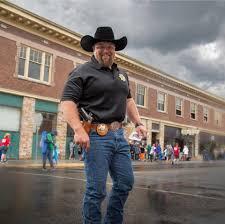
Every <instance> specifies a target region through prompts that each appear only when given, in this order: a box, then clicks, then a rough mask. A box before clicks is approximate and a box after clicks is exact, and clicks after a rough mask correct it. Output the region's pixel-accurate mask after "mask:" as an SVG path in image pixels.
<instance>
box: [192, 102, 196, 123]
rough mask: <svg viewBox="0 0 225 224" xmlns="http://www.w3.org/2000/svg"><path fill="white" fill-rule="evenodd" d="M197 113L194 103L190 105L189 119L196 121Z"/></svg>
mask: <svg viewBox="0 0 225 224" xmlns="http://www.w3.org/2000/svg"><path fill="white" fill-rule="evenodd" d="M196 113H197V105H196V104H195V103H191V119H194V120H196Z"/></svg>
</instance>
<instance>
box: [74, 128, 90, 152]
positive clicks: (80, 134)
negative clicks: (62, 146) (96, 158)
mask: <svg viewBox="0 0 225 224" xmlns="http://www.w3.org/2000/svg"><path fill="white" fill-rule="evenodd" d="M74 142H75V143H76V144H77V145H80V147H81V148H83V149H85V150H86V151H88V150H89V148H90V138H89V136H88V134H87V132H86V131H85V130H84V128H83V126H80V127H79V128H77V129H76V131H75V134H74Z"/></svg>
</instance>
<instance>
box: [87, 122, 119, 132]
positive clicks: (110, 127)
mask: <svg viewBox="0 0 225 224" xmlns="http://www.w3.org/2000/svg"><path fill="white" fill-rule="evenodd" d="M104 125H105V126H107V128H108V130H111V131H116V130H118V129H119V128H122V122H118V121H114V122H112V123H110V124H105V123H97V124H95V123H94V124H91V129H94V130H95V131H96V130H97V127H99V126H104Z"/></svg>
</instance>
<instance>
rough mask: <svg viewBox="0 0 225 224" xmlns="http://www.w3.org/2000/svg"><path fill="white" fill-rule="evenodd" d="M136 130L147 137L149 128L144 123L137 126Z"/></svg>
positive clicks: (143, 136) (139, 134)
mask: <svg viewBox="0 0 225 224" xmlns="http://www.w3.org/2000/svg"><path fill="white" fill-rule="evenodd" d="M136 132H137V133H138V136H140V137H142V138H146V137H147V129H146V127H145V126H144V125H139V126H137V127H136Z"/></svg>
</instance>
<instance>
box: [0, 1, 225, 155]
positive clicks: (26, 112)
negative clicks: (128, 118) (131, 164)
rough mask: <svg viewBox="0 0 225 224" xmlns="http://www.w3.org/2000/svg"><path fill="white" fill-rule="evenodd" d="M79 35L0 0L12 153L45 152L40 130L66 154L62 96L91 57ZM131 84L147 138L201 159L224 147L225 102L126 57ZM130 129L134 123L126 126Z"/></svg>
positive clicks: (0, 72) (2, 117) (2, 104)
mask: <svg viewBox="0 0 225 224" xmlns="http://www.w3.org/2000/svg"><path fill="white" fill-rule="evenodd" d="M80 38H81V35H79V34H77V33H75V32H73V31H71V30H68V29H66V28H64V27H62V26H59V25H57V24H55V23H53V22H51V21H48V20H47V19H44V18H42V17H39V16H37V15H35V14H33V13H31V12H28V11H26V10H24V9H22V8H20V7H18V6H15V5H13V4H12V3H8V2H5V1H0V49H1V51H0V137H2V135H3V134H4V133H5V132H10V133H11V134H12V145H11V148H10V150H9V156H10V157H11V158H14V159H37V158H39V157H40V149H39V144H38V142H39V140H40V134H41V132H42V131H43V130H48V131H51V130H55V129H56V130H57V131H58V137H57V142H58V144H59V148H60V151H61V157H62V158H67V157H68V142H69V140H70V139H71V138H72V132H71V130H70V128H69V127H67V124H66V123H65V121H64V120H63V118H62V113H61V111H60V105H59V102H60V96H61V93H62V88H63V86H64V82H65V81H66V79H67V76H68V74H69V73H70V71H71V70H72V69H73V68H75V67H76V66H77V65H78V64H82V63H84V62H85V61H87V60H89V58H90V54H88V53H87V52H84V51H83V50H82V49H81V48H80V45H79V42H80ZM116 63H117V64H118V65H119V66H120V67H121V68H123V69H124V70H126V71H127V73H128V75H129V79H130V88H131V92H132V95H133V97H134V99H135V101H136V104H137V106H138V109H139V111H140V114H141V117H142V121H143V123H145V124H146V126H147V128H148V132H149V134H148V143H154V142H157V141H158V142H159V143H160V144H161V146H162V147H164V146H165V145H166V144H175V143H176V142H178V143H179V144H180V146H181V147H182V146H183V145H184V144H185V143H187V144H188V145H189V148H190V149H191V152H192V156H193V157H197V156H198V155H199V153H200V151H201V149H202V148H203V147H204V144H207V143H208V142H210V141H216V142H217V143H218V144H221V145H222V144H225V100H224V99H223V98H220V97H218V96H215V95H213V94H210V93H207V92H205V91H203V90H200V89H198V88H197V87H196V86H194V85H192V84H189V83H186V82H184V81H181V80H178V79H176V78H174V77H172V76H170V75H168V74H166V73H164V72H162V71H160V70H159V69H156V68H153V67H151V66H148V65H145V64H143V63H142V62H140V61H137V60H134V59H133V58H130V57H128V56H125V55H123V54H117V55H116ZM126 128H127V132H130V131H132V129H133V126H132V124H128V125H127V127H126Z"/></svg>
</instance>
